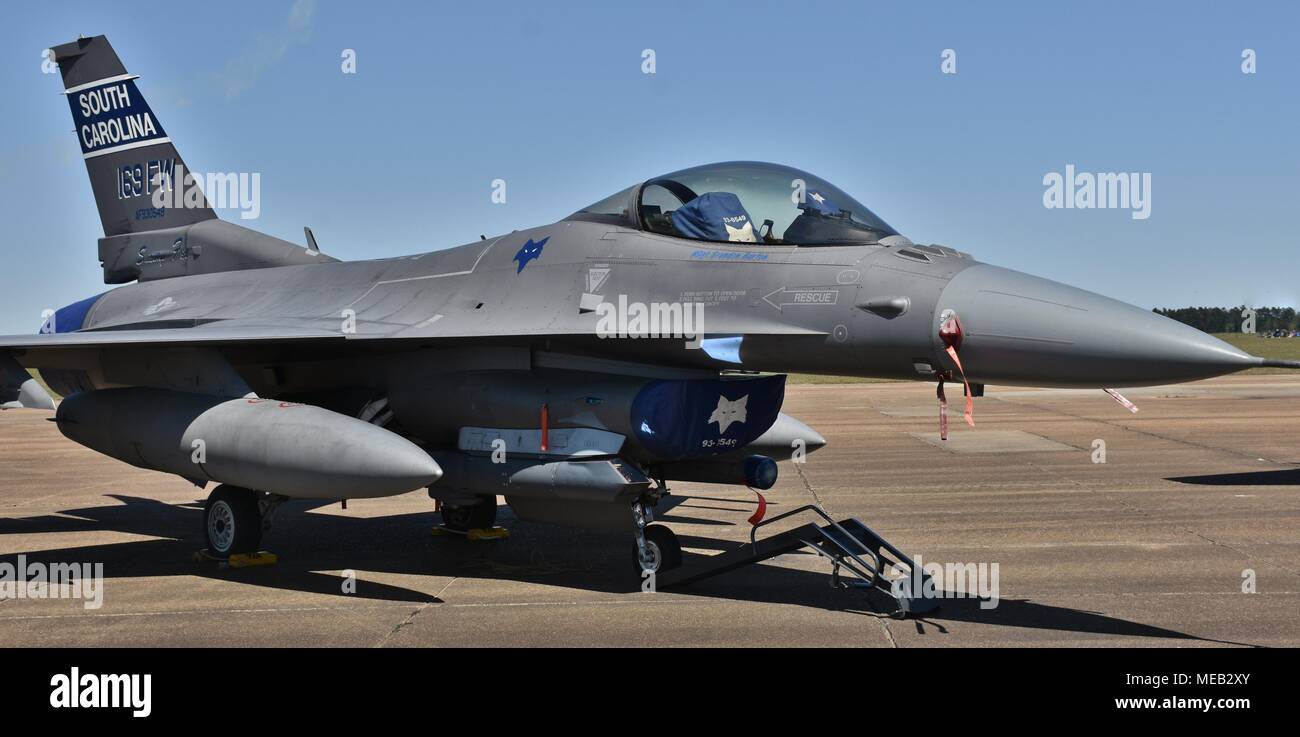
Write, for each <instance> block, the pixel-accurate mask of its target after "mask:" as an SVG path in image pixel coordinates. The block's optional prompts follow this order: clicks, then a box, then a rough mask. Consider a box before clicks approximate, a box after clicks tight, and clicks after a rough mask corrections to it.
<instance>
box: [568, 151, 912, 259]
mask: <svg viewBox="0 0 1300 737" xmlns="http://www.w3.org/2000/svg"><path fill="white" fill-rule="evenodd" d="M569 219H570V220H597V221H600V222H609V223H617V224H620V225H627V226H630V227H634V228H639V229H641V230H648V231H651V232H654V233H662V234H664V235H671V236H676V237H679V238H690V239H693V240H701V241H716V242H730V243H754V244H757V245H763V244H767V245H777V244H789V245H800V246H838V245H850V244H861V243H875V242H877V241H879V240H880V239H881V238H885V237H886V236H891V235H897V234H898V231H896V230H894V229H893V228H891V227H889V225H888V224H887V223H886V222H885V221H884V220H881V219H880V218H878V217H876V215H875V213H873V212H871V211H870V210H868V209H867V208H866V206H864V205H863V204H862V203H860V202H858V201H857V200H855V199H853V198H852V197H850V196H848V195H847V194H845V193H844V191H843V190H841V189H839V188H838V187H836V186H834V185H832V184H830V183H829V182H827V181H826V180H824V179H821V178H819V177H815V176H813V175H811V174H808V173H806V172H802V171H799V170H798V169H793V168H791V167H788V166H780V165H777V164H764V163H760V162H753V161H733V162H727V163H723V164H707V165H705V166H697V167H694V168H691V169H683V170H681V171H678V172H673V173H672V174H666V175H664V176H662V177H656V178H654V179H651V180H649V181H647V182H645V183H643V184H640V185H637V186H635V187H629V188H628V189H625V190H623V191H622V192H619V193H617V194H615V195H613V196H610V197H607V198H605V199H603V200H601V201H600V202H597V203H595V204H593V205H590V206H588V207H584V208H583V209H581V210H579V211H578V212H576V213H574V214H573V215H571V216H569Z"/></svg>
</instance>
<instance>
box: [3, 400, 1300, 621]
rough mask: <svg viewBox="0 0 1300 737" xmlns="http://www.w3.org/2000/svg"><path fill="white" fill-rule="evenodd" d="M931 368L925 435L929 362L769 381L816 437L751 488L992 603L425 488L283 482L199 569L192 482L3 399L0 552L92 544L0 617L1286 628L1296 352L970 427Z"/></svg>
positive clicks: (750, 506) (1298, 518) (7, 556)
mask: <svg viewBox="0 0 1300 737" xmlns="http://www.w3.org/2000/svg"><path fill="white" fill-rule="evenodd" d="M953 394H954V393H952V392H950V395H949V396H950V397H952V396H953ZM955 394H956V397H955V405H956V406H955V407H954V408H953V412H952V415H953V422H952V428H953V429H952V438H951V439H950V440H949V441H948V443H947V444H943V443H941V442H940V441H938V440H937V438H936V437H935V432H936V429H937V409H936V402H935V399H934V389H933V386H931V385H921V384H915V385H912V384H849V385H843V384H827V385H799V386H792V387H790V388H789V390H788V395H787V400H786V405H785V411H786V412H788V413H790V414H793V415H795V416H797V417H799V418H801V419H803V420H804V421H806V422H808V423H809V424H810V425H812V426H813V427H815V428H817V429H818V430H819V431H820V432H822V433H823V434H824V435H825V436H826V437H827V439H828V440H829V445H828V446H827V447H826V448H825V449H823V450H821V451H819V452H817V453H816V454H814V455H811V456H809V458H808V462H807V463H806V464H804V465H802V466H799V467H796V466H794V465H792V464H790V463H782V464H781V479H780V481H779V482H778V483H777V486H776V487H775V488H774V489H772V490H771V491H770V492H768V493H767V498H768V501H769V505H770V506H769V512H768V514H769V515H775V514H778V513H780V512H781V511H783V510H788V509H792V508H794V507H796V506H799V505H802V504H806V503H808V502H810V501H818V502H820V503H821V504H822V505H824V507H825V508H826V509H827V510H828V511H829V512H830V513H831V514H832V515H834V516H835V517H836V518H837V519H839V518H843V517H857V518H859V519H861V520H862V521H863V522H865V523H866V524H868V525H870V526H871V527H873V528H875V529H876V530H877V531H878V532H880V533H881V534H882V535H884V536H885V537H886V538H888V539H889V540H890V541H891V542H893V543H894V544H895V545H897V546H898V547H899V548H901V549H902V550H903V551H905V552H907V553H908V554H910V555H916V554H918V553H919V554H920V555H921V556H922V557H923V559H924V560H925V561H927V562H938V563H976V564H986V565H990V566H991V565H992V564H997V566H998V579H999V602H998V606H997V607H996V608H993V609H987V610H986V609H982V608H980V606H979V602H977V601H975V600H972V599H954V600H948V601H945V602H944V603H943V606H942V608H940V609H939V610H938V611H937V612H935V613H933V614H931V615H927V616H925V617H924V618H923V619H919V620H897V619H892V618H890V617H888V616H886V611H887V606H886V605H885V604H884V601H883V600H882V599H880V598H879V597H868V596H867V595H866V594H865V593H863V592H861V591H846V590H832V589H831V588H830V586H829V585H828V583H829V566H828V565H827V564H826V563H825V562H824V561H822V560H820V559H818V558H817V557H815V556H813V555H811V554H808V553H801V554H791V555H786V556H783V557H781V558H777V559H775V560H773V561H770V562H768V563H765V564H761V565H757V566H751V567H749V568H747V569H741V570H739V571H736V572H733V573H730V574H727V575H726V576H724V577H719V578H716V579H712V580H709V581H704V582H700V583H698V584H695V585H693V586H692V587H690V588H688V589H684V590H682V591H680V592H677V593H655V594H646V593H641V592H640V591H639V590H638V582H637V581H636V579H635V577H634V576H633V575H632V568H631V566H632V563H631V540H630V537H629V536H626V535H612V534H603V533H590V532H581V531H575V530H568V529H560V528H553V527H546V526H541V525H536V524H530V523H525V522H520V521H518V520H516V519H515V518H514V516H513V515H511V514H510V513H509V511H508V509H507V508H504V507H503V508H502V514H501V515H500V520H501V523H502V524H503V525H504V526H505V527H508V528H509V529H510V530H511V531H512V533H513V535H512V537H511V538H509V539H508V540H501V541H491V542H470V541H467V540H464V539H460V538H446V537H434V536H432V535H431V534H430V530H431V529H432V528H433V527H434V526H435V525H436V524H437V523H438V522H439V517H438V515H437V514H436V513H435V512H434V511H433V505H432V502H431V501H430V500H429V499H428V497H427V496H426V495H425V494H424V493H423V492H414V493H411V494H406V495H403V496H400V497H392V498H387V499H376V500H357V501H352V502H350V503H349V504H348V508H347V509H346V510H343V509H341V508H340V506H339V505H338V504H331V505H322V504H319V503H306V502H293V503H289V504H286V505H285V506H284V507H282V508H281V510H280V512H279V514H278V516H277V518H276V522H277V526H276V528H275V529H274V530H273V531H272V532H271V534H270V536H269V537H268V538H266V539H265V541H264V546H265V547H266V548H267V549H268V550H271V551H273V552H275V553H277V554H278V555H279V557H280V563H279V564H278V565H277V566H275V567H272V568H257V569H242V570H231V569H221V568H219V567H217V566H216V565H215V564H212V563H196V562H193V561H192V560H191V554H192V553H193V552H194V551H195V550H196V549H197V548H199V547H200V542H199V540H200V536H199V527H200V519H201V509H202V500H203V499H204V498H205V496H206V493H205V492H201V491H199V490H198V489H196V488H195V487H193V486H191V485H189V484H187V483H186V482H184V481H182V480H180V479H178V478H175V477H171V476H166V475H163V474H159V473H153V472H147V471H141V470H138V469H135V468H132V467H129V466H126V465H124V464H121V463H119V462H117V461H114V460H111V459H109V458H106V457H104V456H100V455H98V454H96V453H94V452H92V451H90V450H86V449H84V448H81V447H79V446H77V445H75V444H73V443H72V442H71V441H68V440H65V439H64V438H63V437H62V436H61V435H60V434H59V432H58V430H57V429H56V428H55V426H54V424H53V423H51V422H47V421H46V420H47V417H49V413H43V412H32V411H8V412H3V413H0V563H3V562H6V561H7V562H10V563H14V562H15V561H16V560H17V556H18V555H19V554H26V559H27V561H28V562H32V561H36V562H45V563H55V562H58V563H72V562H77V563H82V562H84V563H103V566H104V575H105V580H104V584H103V587H104V588H103V596H104V598H103V606H102V607H101V608H100V609H97V610H87V609H86V608H85V607H84V606H83V603H82V602H81V601H79V600H70V599H9V600H4V601H0V644H3V645H5V646H31V647H36V646H41V647H48V646H123V645H139V646H150V645H199V646H233V645H261V646H285V645H287V646H324V645H342V646H363V647H364V646H379V647H397V646H495V645H525V646H548V645H571V646H593V645H594V646H663V645H668V646H679V645H713V646H791V645H806V646H870V647H933V646H990V645H1008V646H1038V647H1041V646H1106V647H1134V646H1176V647H1186V646H1224V645H1253V646H1260V645H1263V646H1290V647H1295V646H1297V645H1300V614H1298V613H1300V377H1288V376H1269V375H1244V376H1236V377H1230V378H1224V379H1216V380H1212V381H1205V382H1199V383H1195V384H1187V385H1180V386H1174V387H1161V388H1154V389H1136V390H1130V391H1127V392H1125V394H1126V395H1127V396H1128V397H1129V398H1130V399H1132V400H1133V401H1134V402H1135V403H1136V404H1137V405H1138V406H1139V407H1140V409H1141V411H1140V412H1139V413H1138V414H1130V413H1129V412H1128V411H1126V410H1125V409H1124V408H1122V407H1120V406H1119V405H1118V404H1117V403H1116V402H1114V401H1112V400H1111V399H1110V398H1109V397H1107V396H1106V395H1105V394H1103V393H1102V392H1100V391H1050V390H1029V389H1011V388H997V387H990V388H989V390H988V396H987V397H985V398H982V399H978V400H976V408H975V417H976V422H977V426H976V427H975V428H968V427H966V426H965V425H963V424H962V423H961V419H960V401H961V397H960V389H959V388H958V389H957V391H956V392H955ZM1095 440H1102V441H1104V442H1105V444H1106V463H1104V464H1100V463H1094V462H1093V460H1094V452H1093V446H1094V441H1095ZM672 486H673V499H674V501H675V505H674V506H673V507H672V508H671V509H670V510H668V511H666V512H663V513H661V515H660V521H662V522H664V523H665V524H668V525H670V526H672V528H673V529H674V530H675V531H676V532H677V533H678V534H679V535H680V536H681V538H682V541H683V544H684V546H685V547H686V548H687V556H688V560H689V558H690V557H691V556H692V554H694V555H699V554H707V553H710V552H714V551H718V550H723V549H726V548H729V547H732V546H736V545H739V544H741V541H742V540H747V539H748V533H749V526H748V524H747V523H746V518H747V517H748V516H749V515H750V514H751V513H752V512H753V510H754V505H755V498H754V495H753V494H752V493H751V492H749V491H747V490H745V489H743V488H739V489H738V488H734V487H724V486H712V485H705V484H687V483H675V484H673V485H672ZM344 571H353V572H355V576H356V591H355V593H345V592H344V591H343V584H344V581H345V579H344V578H343V572H344ZM1250 571H1253V575H1252V574H1251V573H1250ZM1243 576H1247V577H1250V578H1251V579H1252V580H1253V582H1254V585H1255V587H1256V591H1257V592H1256V593H1243V591H1242V588H1243V581H1244V580H1245V579H1244V578H1243Z"/></svg>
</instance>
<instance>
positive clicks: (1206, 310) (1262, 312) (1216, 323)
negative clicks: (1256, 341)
mask: <svg viewBox="0 0 1300 737" xmlns="http://www.w3.org/2000/svg"><path fill="white" fill-rule="evenodd" d="M1252 309H1254V310H1255V332H1256V333H1268V332H1273V331H1274V330H1296V329H1300V315H1297V314H1296V311H1295V309H1294V308H1292V307H1254V308H1252ZM1245 310H1246V307H1244V306H1242V307H1226V308H1225V307H1178V308H1170V309H1166V308H1163V307H1157V308H1156V309H1155V310H1154V312H1157V313H1159V314H1161V315H1164V316H1165V317H1170V318H1173V319H1175V320H1177V321H1178V322H1181V323H1186V324H1188V325H1191V326H1192V327H1194V328H1196V329H1197V330H1201V331H1204V332H1207V333H1240V332H1241V325H1242V322H1243V321H1245V319H1246V318H1245V317H1243V316H1242V312H1243V311H1245Z"/></svg>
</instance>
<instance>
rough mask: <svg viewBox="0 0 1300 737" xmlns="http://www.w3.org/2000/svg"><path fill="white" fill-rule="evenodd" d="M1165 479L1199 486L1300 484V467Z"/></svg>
mask: <svg viewBox="0 0 1300 737" xmlns="http://www.w3.org/2000/svg"><path fill="white" fill-rule="evenodd" d="M1165 480H1166V481H1175V482H1177V483H1180V484H1197V485H1199V486H1300V468H1283V469H1281V470H1277V471H1243V472H1240V473H1216V474H1210V475H1207V476H1175V477H1171V478H1167V479H1165Z"/></svg>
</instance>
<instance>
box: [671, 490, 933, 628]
mask: <svg viewBox="0 0 1300 737" xmlns="http://www.w3.org/2000/svg"><path fill="white" fill-rule="evenodd" d="M805 512H812V513H813V514H815V515H817V516H818V517H821V518H822V519H823V520H825V522H826V524H818V523H816V522H809V523H807V524H804V525H801V526H799V527H795V528H794V529H790V530H786V531H785V532H779V533H777V534H775V535H771V536H769V537H765V538H763V539H761V540H760V539H758V528H760V527H763V526H765V525H770V524H772V523H773V522H779V521H781V520H783V519H786V518H789V517H793V516H795V515H798V514H803V513H805ZM800 548H808V549H809V550H811V551H813V552H814V553H816V554H817V555H820V556H821V557H823V558H825V559H827V560H829V561H830V563H831V585H832V586H834V587H836V588H863V589H876V590H877V591H880V592H882V593H884V594H885V595H887V596H889V597H890V598H892V599H894V600H895V601H896V602H897V603H898V610H897V612H895V614H896V615H897V616H903V617H905V616H907V615H908V614H923V613H925V612H929V611H932V610H933V609H935V608H936V607H937V606H938V599H937V598H936V597H934V596H933V595H932V594H931V595H929V596H927V595H926V592H927V591H930V592H933V591H934V587H933V586H932V585H926V583H925V579H927V578H929V577H928V576H926V575H925V574H924V572H923V571H919V570H918V569H917V565H916V563H914V562H913V561H912V559H911V558H909V557H907V556H906V555H904V554H903V552H902V551H901V550H899V549H898V548H896V547H894V546H893V545H891V544H889V541H888V540H886V539H884V538H883V537H881V536H880V535H878V534H876V532H875V531H874V530H872V529H871V528H870V527H867V526H866V525H864V524H862V523H861V522H859V521H858V520H857V519H854V518H849V519H845V520H840V521H839V522H836V521H835V520H833V519H831V516H830V515H828V514H826V512H825V510H823V509H822V508H821V507H819V506H817V505H815V504H808V505H805V506H802V507H799V508H798V509H792V510H790V511H789V512H785V513H784V514H779V515H777V516H775V517H772V518H771V519H766V520H763V521H761V522H759V523H758V524H756V525H754V526H753V528H752V529H751V530H750V531H749V544H748V545H741V546H740V547H737V548H733V549H731V550H728V551H725V552H723V553H719V554H717V555H712V556H709V557H707V558H705V559H704V560H700V561H696V562H694V563H691V564H689V565H685V566H682V567H681V568H676V569H673V570H668V571H663V572H661V573H659V575H658V577H657V581H656V586H657V587H658V588H661V589H669V588H675V587H678V586H685V585H687V584H690V583H694V582H696V581H701V580H703V579H706V578H712V577H713V576H717V575H720V574H723V573H727V572H728V571H734V570H736V569H737V568H740V567H742V566H747V565H752V564H754V563H761V562H763V561H765V560H768V559H770V558H775V557H777V556H778V555H785V554H786V553H793V552H794V551H796V550H799V549H800ZM891 568H892V569H894V570H896V571H902V570H903V569H904V568H905V569H906V576H905V577H904V578H903V579H901V580H897V581H896V580H893V579H888V578H886V577H885V575H884V574H885V572H886V571H888V570H890V569H891ZM845 574H847V577H849V578H851V579H853V580H845V577H846V575H845ZM914 581H915V582H919V583H920V585H921V590H920V591H914V590H913V589H914V588H916V584H914V583H913V582H914Z"/></svg>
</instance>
